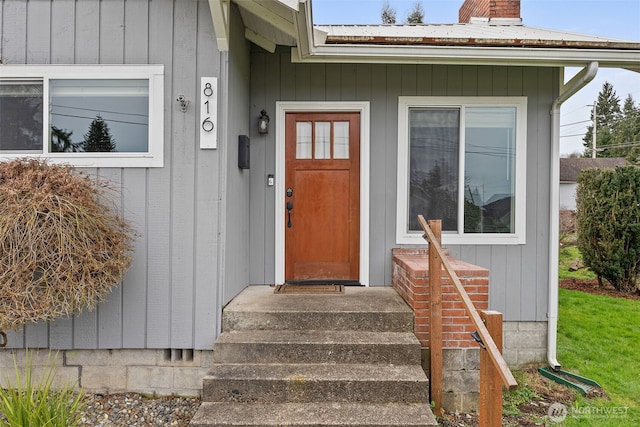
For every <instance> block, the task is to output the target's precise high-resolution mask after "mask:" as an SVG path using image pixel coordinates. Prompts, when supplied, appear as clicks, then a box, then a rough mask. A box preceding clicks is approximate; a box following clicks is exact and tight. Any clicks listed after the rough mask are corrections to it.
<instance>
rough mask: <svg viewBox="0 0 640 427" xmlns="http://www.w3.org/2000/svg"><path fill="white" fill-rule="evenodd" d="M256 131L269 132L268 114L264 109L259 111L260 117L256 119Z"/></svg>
mask: <svg viewBox="0 0 640 427" xmlns="http://www.w3.org/2000/svg"><path fill="white" fill-rule="evenodd" d="M258 132H259V133H260V134H263V135H265V134H267V133H269V116H267V112H266V111H265V110H262V111H260V118H259V119H258Z"/></svg>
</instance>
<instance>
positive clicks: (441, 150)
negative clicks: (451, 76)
mask: <svg viewBox="0 0 640 427" xmlns="http://www.w3.org/2000/svg"><path fill="white" fill-rule="evenodd" d="M459 146H460V111H459V109H457V108H456V109H441V108H412V109H410V110H409V210H408V212H409V218H408V224H409V231H420V230H421V228H420V225H419V224H418V220H417V216H418V215H420V214H421V215H424V217H425V218H427V219H441V220H442V230H443V231H457V230H458V209H457V208H458V176H459V175H458V158H459V151H460V149H459Z"/></svg>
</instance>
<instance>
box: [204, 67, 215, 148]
mask: <svg viewBox="0 0 640 427" xmlns="http://www.w3.org/2000/svg"><path fill="white" fill-rule="evenodd" d="M217 125H218V78H217V77H202V78H201V79H200V148H218V137H217V135H218V126H217Z"/></svg>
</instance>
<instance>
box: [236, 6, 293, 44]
mask: <svg viewBox="0 0 640 427" xmlns="http://www.w3.org/2000/svg"><path fill="white" fill-rule="evenodd" d="M240 7H242V8H243V9H245V10H247V11H248V12H250V13H252V14H254V15H255V16H258V17H260V19H262V20H264V21H266V22H268V23H269V24H271V25H273V26H274V27H276V28H277V29H278V30H280V31H282V32H283V33H285V34H287V35H289V36H291V37H294V38H295V37H297V36H298V35H297V34H296V31H295V28H294V24H293V19H292V20H291V21H289V20H287V19H285V18H283V17H282V16H280V15H278V14H277V13H275V12H273V11H272V10H271V9H269V8H268V7H265V6H263V5H261V4H260V3H257V2H254V1H243V2H242V4H240ZM291 13H292V14H293V12H291Z"/></svg>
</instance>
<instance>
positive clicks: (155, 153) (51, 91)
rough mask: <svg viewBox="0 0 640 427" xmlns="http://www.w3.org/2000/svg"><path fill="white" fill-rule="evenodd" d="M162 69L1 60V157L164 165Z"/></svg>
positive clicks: (106, 164)
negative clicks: (5, 61)
mask: <svg viewBox="0 0 640 427" xmlns="http://www.w3.org/2000/svg"><path fill="white" fill-rule="evenodd" d="M163 74H164V67H163V66H159V65H64V66H61V65H0V158H5V159H7V158H16V157H24V156H33V157H44V158H47V159H49V160H50V161H52V162H56V163H69V164H72V165H74V166H80V167H161V166H163V121H164V111H163V110H164V106H163V99H164V95H163V91H164V75H163Z"/></svg>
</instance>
